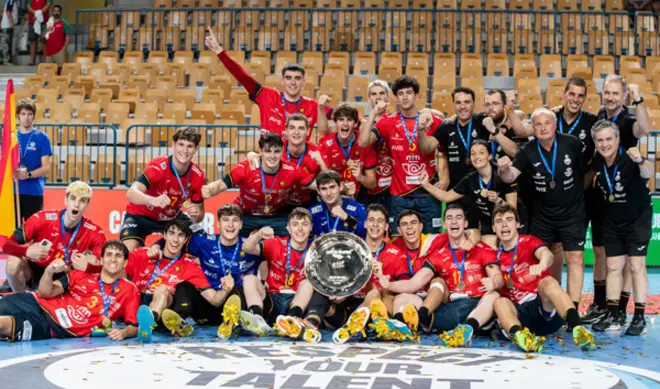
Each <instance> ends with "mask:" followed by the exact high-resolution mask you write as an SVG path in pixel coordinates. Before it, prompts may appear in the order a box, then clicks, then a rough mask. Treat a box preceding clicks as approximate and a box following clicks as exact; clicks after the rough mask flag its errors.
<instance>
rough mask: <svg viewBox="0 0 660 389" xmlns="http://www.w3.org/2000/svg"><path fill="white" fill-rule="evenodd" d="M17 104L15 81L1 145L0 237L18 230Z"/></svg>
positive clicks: (7, 103) (10, 84)
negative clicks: (16, 172) (16, 186)
mask: <svg viewBox="0 0 660 389" xmlns="http://www.w3.org/2000/svg"><path fill="white" fill-rule="evenodd" d="M16 131H17V129H16V102H15V101H14V81H13V80H9V82H8V83H7V95H6V96H5V117H4V121H3V124H2V143H0V209H1V210H2V217H1V218H0V235H4V236H11V234H13V233H14V230H15V229H16V223H15V220H16V214H15V211H14V205H15V204H16V202H15V201H16V199H15V196H16V193H15V192H14V185H13V179H14V174H13V172H14V171H15V170H16V168H17V167H18V164H19V162H20V161H19V154H18V153H19V151H18V150H19V147H18V133H17V132H16Z"/></svg>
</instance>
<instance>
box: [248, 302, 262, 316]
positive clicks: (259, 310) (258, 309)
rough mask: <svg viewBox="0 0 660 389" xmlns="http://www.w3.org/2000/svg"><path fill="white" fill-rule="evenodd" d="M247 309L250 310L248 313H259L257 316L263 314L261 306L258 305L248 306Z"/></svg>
mask: <svg viewBox="0 0 660 389" xmlns="http://www.w3.org/2000/svg"><path fill="white" fill-rule="evenodd" d="M248 311H250V313H252V314H254V315H259V316H263V313H264V310H263V308H261V307H260V306H258V305H253V306H251V307H250V308H248Z"/></svg>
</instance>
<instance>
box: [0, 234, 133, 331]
mask: <svg viewBox="0 0 660 389" xmlns="http://www.w3.org/2000/svg"><path fill="white" fill-rule="evenodd" d="M127 258H128V249H127V248H126V246H124V244H123V243H121V242H119V241H117V240H112V241H109V242H107V243H105V245H104V246H103V248H102V250H101V266H102V269H101V273H100V274H89V273H85V272H82V271H79V270H71V268H70V267H69V266H68V265H67V264H66V263H65V262H64V261H63V260H62V259H57V260H55V261H53V262H51V263H50V264H49V265H48V266H47V267H46V269H45V271H44V275H43V276H42V277H41V280H40V281H39V290H38V292H37V293H15V294H11V295H8V296H4V297H0V339H7V340H9V341H12V342H13V341H17V340H22V341H27V340H42V339H50V338H71V337H82V336H89V335H92V336H94V335H102V336H105V335H107V336H108V337H109V338H110V339H112V340H123V339H126V338H132V337H134V336H135V335H136V334H137V333H138V328H137V319H136V317H135V313H136V312H137V310H138V306H139V305H140V295H139V293H138V290H137V288H136V287H135V285H134V284H133V283H132V282H129V281H127V280H125V279H124V278H122V273H123V270H124V263H125V262H126V259H127ZM61 272H67V273H66V274H64V275H62V276H61V277H59V278H58V279H56V280H53V275H54V274H58V273H61ZM120 318H123V320H124V322H125V323H126V324H127V326H126V327H124V328H122V329H118V328H113V324H112V322H113V321H114V320H118V319H120Z"/></svg>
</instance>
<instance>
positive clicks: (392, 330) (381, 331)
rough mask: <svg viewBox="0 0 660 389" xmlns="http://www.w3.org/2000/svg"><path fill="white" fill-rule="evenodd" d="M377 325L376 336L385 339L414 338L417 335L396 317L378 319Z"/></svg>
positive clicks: (402, 339)
mask: <svg viewBox="0 0 660 389" xmlns="http://www.w3.org/2000/svg"><path fill="white" fill-rule="evenodd" d="M376 324H377V327H376V336H377V337H380V338H382V339H384V340H388V341H389V340H398V341H404V340H414V339H415V335H414V334H413V333H412V331H410V327H408V325H406V324H405V323H402V322H400V321H398V320H396V319H388V320H384V319H381V320H378V321H377V323H376Z"/></svg>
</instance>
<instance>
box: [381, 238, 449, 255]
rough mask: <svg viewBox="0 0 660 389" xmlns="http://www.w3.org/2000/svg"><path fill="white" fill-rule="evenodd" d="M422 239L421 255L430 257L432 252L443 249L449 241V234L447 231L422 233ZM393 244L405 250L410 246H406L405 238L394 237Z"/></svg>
mask: <svg viewBox="0 0 660 389" xmlns="http://www.w3.org/2000/svg"><path fill="white" fill-rule="evenodd" d="M420 240H421V242H420V245H419V247H420V248H421V252H420V253H419V254H420V255H419V257H420V258H423V257H428V256H429V255H430V254H432V253H435V252H437V251H439V250H440V249H442V247H443V246H446V245H447V243H449V235H447V233H446V232H443V233H441V234H422V235H421V236H420ZM392 245H394V246H396V247H397V248H398V249H399V250H401V251H403V252H407V251H408V246H406V241H405V240H403V238H397V239H394V240H393V241H392ZM422 262H423V261H422Z"/></svg>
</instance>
